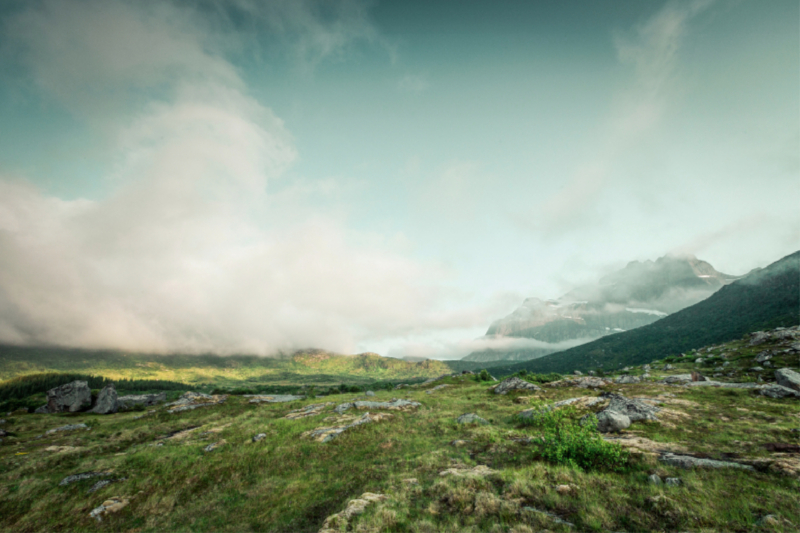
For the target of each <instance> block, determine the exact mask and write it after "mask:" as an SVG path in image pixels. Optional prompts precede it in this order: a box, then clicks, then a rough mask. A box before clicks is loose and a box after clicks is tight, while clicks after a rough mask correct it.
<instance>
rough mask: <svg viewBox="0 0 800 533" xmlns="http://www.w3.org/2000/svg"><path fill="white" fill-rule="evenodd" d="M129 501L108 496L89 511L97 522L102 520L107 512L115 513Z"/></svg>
mask: <svg viewBox="0 0 800 533" xmlns="http://www.w3.org/2000/svg"><path fill="white" fill-rule="evenodd" d="M129 503H130V502H129V501H128V500H126V499H124V498H117V497H114V498H109V499H108V500H106V501H104V502H103V504H102V505H100V506H99V507H95V508H94V509H92V512H91V513H89V516H90V517H91V518H95V519H96V520H97V521H98V522H102V521H103V516H104V515H106V514H108V513H116V512H119V511H120V510H122V509H124V508H125V507H127V506H128V504H129Z"/></svg>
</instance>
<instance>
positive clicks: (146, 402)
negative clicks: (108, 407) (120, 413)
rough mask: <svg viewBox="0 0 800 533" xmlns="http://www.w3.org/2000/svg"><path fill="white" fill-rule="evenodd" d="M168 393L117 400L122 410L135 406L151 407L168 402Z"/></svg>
mask: <svg viewBox="0 0 800 533" xmlns="http://www.w3.org/2000/svg"><path fill="white" fill-rule="evenodd" d="M166 401H167V393H166V392H159V393H158V394H130V395H127V396H120V397H118V398H117V406H118V408H120V409H130V408H131V407H133V406H135V405H143V406H144V407H150V406H153V405H155V404H157V403H161V402H166Z"/></svg>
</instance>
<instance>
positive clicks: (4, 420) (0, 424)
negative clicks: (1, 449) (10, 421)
mask: <svg viewBox="0 0 800 533" xmlns="http://www.w3.org/2000/svg"><path fill="white" fill-rule="evenodd" d="M5 423H6V419H5V418H0V426H2V425H3V424H5Z"/></svg>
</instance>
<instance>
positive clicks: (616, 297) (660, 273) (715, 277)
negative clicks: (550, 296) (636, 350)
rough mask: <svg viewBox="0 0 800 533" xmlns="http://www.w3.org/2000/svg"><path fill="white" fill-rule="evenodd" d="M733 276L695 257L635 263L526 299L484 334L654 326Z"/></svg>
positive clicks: (546, 335) (581, 337)
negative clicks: (562, 290) (584, 282)
mask: <svg viewBox="0 0 800 533" xmlns="http://www.w3.org/2000/svg"><path fill="white" fill-rule="evenodd" d="M734 279H735V278H734V277H733V276H729V275H727V274H723V273H721V272H718V271H717V270H715V269H714V267H712V266H711V265H710V264H709V263H707V262H705V261H701V260H699V259H697V258H696V257H694V256H675V255H668V256H664V257H661V258H659V259H657V260H656V261H645V262H639V261H633V262H631V263H628V265H627V266H626V267H625V268H623V269H621V270H618V271H616V272H613V273H612V274H609V275H607V276H605V277H603V278H601V279H600V280H599V282H598V283H596V284H591V285H585V286H583V287H578V288H577V289H574V290H573V291H571V292H569V293H567V294H565V295H564V296H562V297H561V298H559V299H557V300H546V301H544V300H540V299H539V298H528V299H526V300H525V301H524V302H523V304H522V305H521V306H520V307H519V308H517V309H516V310H515V311H514V312H513V313H511V314H510V315H508V316H506V317H505V318H502V319H500V320H497V321H495V322H493V323H492V325H491V326H490V327H489V329H488V331H487V332H486V335H487V336H503V337H523V338H530V339H536V340H540V341H543V342H546V343H560V342H570V341H575V343H576V344H583V343H586V342H589V341H591V340H594V339H597V338H599V337H603V336H605V335H610V334H613V333H618V332H622V331H629V330H632V329H635V328H639V327H642V326H646V325H647V324H651V323H653V322H655V321H657V320H659V319H660V318H663V317H665V316H667V315H669V314H670V313H674V312H676V311H679V310H681V309H684V308H686V307H688V306H690V305H693V304H695V303H697V302H699V301H702V300H704V299H705V298H707V297H708V296H710V295H711V294H713V293H714V292H716V291H717V290H719V289H720V288H721V287H723V286H724V285H726V284H727V283H730V282H731V281H732V280H734ZM556 351H558V348H552V349H548V348H547V347H541V348H537V349H531V350H515V351H514V352H513V353H503V352H497V351H495V352H490V351H483V352H475V353H472V354H470V355H468V356H467V357H465V358H464V360H466V361H491V360H497V359H515V360H525V359H533V358H537V357H542V356H544V355H547V354H548V353H553V352H556Z"/></svg>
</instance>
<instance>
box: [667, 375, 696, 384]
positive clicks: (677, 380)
mask: <svg viewBox="0 0 800 533" xmlns="http://www.w3.org/2000/svg"><path fill="white" fill-rule="evenodd" d="M690 381H692V375H691V374H675V375H673V376H667V377H665V378H664V379H662V380H661V382H662V383H666V384H668V385H675V384H682V383H689V382H690Z"/></svg>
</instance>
